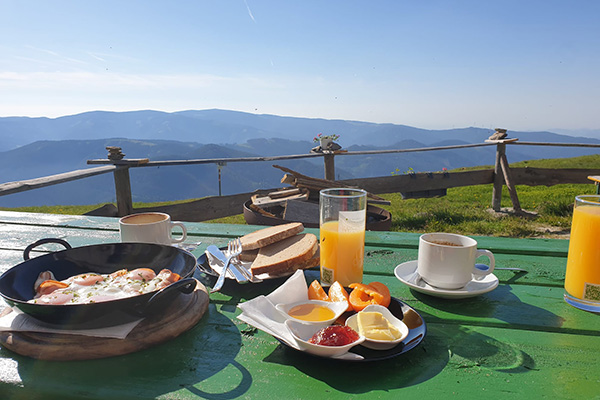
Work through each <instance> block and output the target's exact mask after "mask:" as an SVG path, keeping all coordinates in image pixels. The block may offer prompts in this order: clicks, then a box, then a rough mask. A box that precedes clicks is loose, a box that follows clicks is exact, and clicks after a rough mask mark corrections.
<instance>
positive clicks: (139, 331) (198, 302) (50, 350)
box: [0, 282, 209, 361]
mask: <svg viewBox="0 0 600 400" xmlns="http://www.w3.org/2000/svg"><path fill="white" fill-rule="evenodd" d="M208 303H209V298H208V293H207V291H206V287H205V286H204V285H203V284H202V283H200V282H196V289H195V290H194V291H193V292H192V293H190V294H181V295H179V296H177V297H176V298H175V299H174V300H173V302H172V303H171V305H169V307H168V308H166V309H165V310H164V311H163V312H162V313H161V314H159V315H156V316H154V317H149V318H145V319H144V320H143V321H142V322H140V323H139V324H138V325H137V326H136V327H135V328H134V329H133V330H132V331H131V332H130V333H129V335H127V337H126V338H125V339H115V338H103V337H94V336H82V335H73V334H68V333H65V334H62V333H58V334H57V333H39V332H8V331H7V332H0V345H1V346H3V347H5V348H7V349H9V350H12V351H14V352H15V353H17V354H21V355H24V356H27V357H32V358H35V359H38V360H54V361H70V360H91V359H97V358H106V357H113V356H118V355H123V354H128V353H133V352H136V351H139V350H143V349H146V348H149V347H152V346H155V345H157V344H159V343H163V342H165V341H167V340H169V339H173V338H175V337H177V336H179V335H180V334H182V333H183V332H185V331H187V330H189V329H191V328H192V327H193V326H194V325H196V323H197V322H198V321H200V319H201V318H202V316H203V315H204V313H205V312H206V310H207V309H208Z"/></svg>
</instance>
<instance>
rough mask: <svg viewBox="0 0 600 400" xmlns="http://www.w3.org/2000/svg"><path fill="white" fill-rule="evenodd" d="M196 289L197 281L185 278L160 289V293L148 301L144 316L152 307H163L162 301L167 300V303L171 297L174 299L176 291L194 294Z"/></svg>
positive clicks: (143, 312)
mask: <svg viewBox="0 0 600 400" xmlns="http://www.w3.org/2000/svg"><path fill="white" fill-rule="evenodd" d="M195 289H196V279H194V278H183V279H180V280H178V281H177V282H173V283H171V284H170V285H169V286H167V287H164V288H162V289H160V290H159V291H158V292H156V293H154V295H153V296H152V297H150V300H148V302H147V303H146V305H145V307H144V309H143V311H142V314H143V315H146V314H147V311H148V310H149V309H151V308H152V307H154V305H156V306H162V305H164V304H161V299H163V297H164V298H166V299H165V301H166V300H167V299H169V295H171V297H174V294H175V291H179V292H181V293H185V294H188V293H192V292H193V291H194V290H195Z"/></svg>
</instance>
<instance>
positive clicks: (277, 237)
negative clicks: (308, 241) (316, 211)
mask: <svg viewBox="0 0 600 400" xmlns="http://www.w3.org/2000/svg"><path fill="white" fill-rule="evenodd" d="M303 230H304V225H302V223H301V222H291V223H289V224H283V225H275V226H270V227H268V228H264V229H260V230H258V231H254V232H251V233H249V234H247V235H244V236H242V237H241V238H240V240H241V242H242V250H243V251H248V250H254V249H259V248H261V247H265V246H268V245H270V244H273V243H276V242H279V241H281V240H283V239H285V238H288V237H291V236H294V235H296V234H298V233H300V232H302V231H303Z"/></svg>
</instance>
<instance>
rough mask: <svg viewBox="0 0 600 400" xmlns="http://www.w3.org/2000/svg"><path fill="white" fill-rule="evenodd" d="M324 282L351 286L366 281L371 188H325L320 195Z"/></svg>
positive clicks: (323, 283)
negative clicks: (367, 221)
mask: <svg viewBox="0 0 600 400" xmlns="http://www.w3.org/2000/svg"><path fill="white" fill-rule="evenodd" d="M319 210H320V221H321V224H320V228H321V230H320V236H321V284H322V285H323V286H330V285H331V284H333V283H334V282H335V281H338V282H339V283H340V284H341V285H342V286H345V287H347V286H348V285H350V284H351V283H355V282H358V283H360V282H362V277H363V261H364V256H365V226H366V216H367V192H366V191H364V190H362V189H348V188H339V189H338V188H334V189H323V190H321V192H320V196H319Z"/></svg>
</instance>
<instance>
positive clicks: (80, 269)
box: [0, 239, 197, 326]
mask: <svg viewBox="0 0 600 400" xmlns="http://www.w3.org/2000/svg"><path fill="white" fill-rule="evenodd" d="M45 243H59V244H62V245H63V246H65V247H66V250H62V251H56V252H53V253H48V254H45V255H42V256H38V257H35V258H31V259H30V258H29V253H30V252H31V250H32V249H33V248H35V247H37V246H39V245H42V244H45ZM23 258H24V259H25V261H24V262H22V263H20V264H17V265H15V266H14V267H12V268H11V269H9V270H8V271H6V272H5V273H4V274H2V276H0V296H2V297H3V298H4V300H5V301H6V302H7V303H8V304H10V305H11V306H14V307H16V308H18V309H20V310H21V311H23V312H24V313H26V314H29V315H31V316H33V317H35V318H37V319H39V320H42V321H45V322H50V323H56V324H61V325H68V326H71V325H81V324H87V325H88V326H98V325H108V326H109V325H115V324H118V323H122V322H125V321H127V320H132V319H135V318H140V317H143V316H146V315H150V314H151V313H153V312H159V311H160V309H161V308H163V307H165V306H166V305H168V303H169V302H170V301H171V300H172V299H173V298H174V297H175V296H176V295H177V294H179V293H180V292H184V293H190V292H192V291H193V290H194V288H195V287H196V281H195V280H194V279H193V278H192V277H191V276H192V274H193V273H194V268H195V267H196V265H197V261H196V258H195V257H194V256H193V255H192V254H191V253H189V252H187V251H185V250H181V249H179V248H176V247H173V246H167V245H160V244H150V243H108V244H97V245H92V246H82V247H76V248H72V247H71V246H70V245H69V244H68V243H67V242H65V241H64V240H62V239H41V240H39V241H37V242H35V243H33V244H31V245H29V246H27V248H26V249H25V251H24V253H23ZM124 268H125V269H127V270H132V269H136V268H150V269H152V270H154V271H155V272H156V273H158V272H160V270H162V269H164V268H168V269H170V270H171V271H173V272H175V273H177V274H179V275H180V276H181V278H182V279H181V280H179V281H178V282H175V283H173V284H171V285H169V286H167V287H166V288H163V289H161V290H156V291H154V292H150V293H146V294H142V295H138V296H133V297H129V298H125V299H118V300H111V301H107V302H101V303H93V304H70V305H44V304H32V303H27V301H28V300H31V299H32V298H33V297H34V295H35V290H34V283H35V280H36V279H37V278H38V275H39V274H40V272H43V271H52V273H53V274H54V276H55V277H56V279H57V280H59V281H60V280H63V279H67V278H68V277H70V276H73V275H78V274H83V273H87V272H96V273H99V274H109V273H112V272H115V271H118V270H120V269H124Z"/></svg>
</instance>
